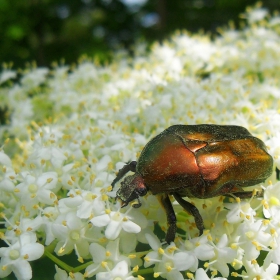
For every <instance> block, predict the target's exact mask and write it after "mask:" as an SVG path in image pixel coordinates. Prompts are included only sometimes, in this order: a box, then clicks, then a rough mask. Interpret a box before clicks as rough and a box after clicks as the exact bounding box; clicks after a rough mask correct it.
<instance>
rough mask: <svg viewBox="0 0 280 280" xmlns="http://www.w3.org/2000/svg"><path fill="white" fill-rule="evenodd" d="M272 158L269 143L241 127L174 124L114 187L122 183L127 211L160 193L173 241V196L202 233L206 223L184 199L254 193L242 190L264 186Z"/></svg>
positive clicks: (121, 174)
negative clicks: (130, 206) (141, 197)
mask: <svg viewBox="0 0 280 280" xmlns="http://www.w3.org/2000/svg"><path fill="white" fill-rule="evenodd" d="M272 167H273V159H272V157H271V155H269V154H268V152H267V150H266V147H265V144H264V143H263V142H262V141H261V140H260V139H258V138H256V137H254V136H253V135H251V134H250V132H249V131H248V130H247V129H246V128H244V127H241V126H235V125H214V124H199V125H173V126H170V127H169V128H167V129H165V130H164V131H163V132H161V133H160V134H159V135H157V136H156V137H154V138H153V139H152V140H150V141H149V142H148V143H147V144H146V146H145V147H144V149H143V150H142V152H141V154H140V157H139V159H138V162H136V161H131V162H130V163H128V164H126V165H124V167H123V168H121V169H120V170H119V172H118V174H117V176H116V178H115V179H114V180H113V182H112V187H113V188H114V186H115V184H116V183H117V182H118V181H119V180H121V179H122V178H123V177H124V176H125V174H126V173H128V172H129V171H132V172H134V174H133V175H128V176H126V177H125V178H124V180H123V181H122V182H121V186H120V188H119V190H118V191H117V194H116V197H117V198H118V199H120V200H121V201H122V207H125V206H126V205H128V203H130V202H131V201H134V200H136V201H137V202H135V203H133V204H132V206H133V207H135V208H138V207H140V206H141V202H140V199H139V197H140V196H144V195H146V194H147V192H148V191H149V192H151V193H152V194H153V195H156V196H157V198H158V200H159V202H160V203H161V205H162V206H163V208H164V210H165V212H166V216H167V222H168V229H167V233H166V238H165V240H166V242H167V243H169V244H170V242H172V241H174V239H175V234H176V230H177V227H176V215H175V212H174V209H173V207H172V204H171V201H170V196H171V195H172V196H173V197H174V198H175V199H176V200H177V202H178V203H179V204H180V205H181V206H182V207H183V208H184V209H185V210H186V211H187V212H189V213H190V214H192V215H193V216H194V219H195V223H196V226H197V228H198V230H199V234H200V235H201V234H202V233H203V229H204V227H203V219H202V217H201V215H200V213H199V211H198V209H197V208H196V207H195V206H194V205H193V204H191V203H190V202H188V201H186V200H184V199H183V198H182V197H190V198H201V199H204V198H210V197H215V196H220V195H225V196H230V195H231V194H234V195H235V196H237V197H240V198H248V197H251V196H252V195H253V193H252V192H251V191H244V190H243V188H242V187H248V186H253V185H256V184H258V183H261V182H264V181H265V180H266V179H267V178H268V177H269V176H270V175H271V173H272Z"/></svg>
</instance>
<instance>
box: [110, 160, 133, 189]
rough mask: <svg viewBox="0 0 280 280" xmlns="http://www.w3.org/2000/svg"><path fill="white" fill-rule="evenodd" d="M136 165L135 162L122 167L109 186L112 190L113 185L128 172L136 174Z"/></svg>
mask: <svg viewBox="0 0 280 280" xmlns="http://www.w3.org/2000/svg"><path fill="white" fill-rule="evenodd" d="M136 165H137V162H136V161H135V160H133V161H131V162H130V163H128V164H126V165H124V167H123V168H121V169H120V170H119V172H118V175H117V177H116V178H115V179H114V180H113V182H112V184H111V186H112V187H113V188H114V186H115V184H116V183H117V182H118V181H119V180H120V179H121V178H122V177H123V176H124V175H125V174H126V173H128V172H129V171H132V172H136Z"/></svg>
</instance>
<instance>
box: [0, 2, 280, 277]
mask: <svg viewBox="0 0 280 280" xmlns="http://www.w3.org/2000/svg"><path fill="white" fill-rule="evenodd" d="M244 17H245V18H247V22H248V23H247V25H246V27H245V28H244V29H243V30H241V31H237V30H235V29H232V28H228V29H224V30H220V32H221V36H219V37H217V38H216V39H215V40H213V41H211V40H210V38H209V36H208V35H201V34H199V35H190V34H188V33H185V32H180V33H176V34H174V36H173V37H171V38H170V40H168V41H166V42H164V43H163V44H161V45H159V44H155V45H154V46H153V48H152V49H151V51H150V52H149V53H146V51H145V50H146V46H145V45H141V44H139V45H137V46H136V47H135V57H134V58H133V59H131V58H129V57H128V56H127V54H126V53H125V52H121V51H120V52H118V53H116V54H115V59H114V61H113V62H112V63H111V64H108V65H106V66H104V65H103V66H102V65H99V64H98V62H97V61H95V62H91V61H89V60H82V61H81V62H80V63H79V64H78V65H77V67H75V68H70V67H67V66H59V65H58V66H55V67H54V69H52V70H49V69H41V68H36V67H34V68H32V69H27V70H26V71H25V72H23V73H22V75H21V76H18V74H17V73H15V72H14V71H12V70H10V69H8V68H7V69H4V70H3V71H2V73H1V76H0V85H2V86H1V87H0V100H1V104H3V106H7V108H8V109H9V111H10V116H9V122H7V123H6V124H5V125H2V126H1V128H0V139H1V140H2V146H1V149H0V197H1V201H0V209H1V210H0V211H1V212H0V216H1V224H2V227H1V229H0V238H1V239H2V244H3V245H2V246H3V247H1V248H0V257H1V260H0V278H3V277H6V276H7V275H9V274H10V273H11V272H13V273H14V274H15V276H16V277H17V279H20V280H29V279H31V278H32V268H31V265H30V263H29V261H33V260H36V259H40V258H41V257H42V256H43V255H44V256H46V257H48V258H50V259H51V260H52V261H53V262H54V265H55V267H56V274H55V276H54V279H56V280H59V279H85V278H91V279H97V280H101V279H106V280H108V279H109V280H110V279H112V280H113V279H122V280H124V279H126V280H131V279H144V278H145V279H153V278H156V277H159V278H160V277H161V278H163V279H170V280H171V279H177V280H181V279H182V280H183V279H230V278H231V277H233V278H234V277H241V278H242V277H243V278H244V279H273V278H274V277H275V276H276V275H277V272H278V265H280V257H279V256H280V226H279V225H280V182H279V181H278V180H277V178H276V177H277V174H276V171H275V169H276V167H277V168H278V169H280V111H279V108H280V101H279V100H280V80H279V77H278V73H279V72H280V62H279V57H280V17H279V16H277V15H275V16H269V15H268V13H267V11H266V10H265V9H264V8H261V7H255V8H254V9H248V11H246V13H245V14H244ZM15 77H17V82H13V79H14V78H15ZM179 123H180V124H200V123H215V124H234V125H241V126H244V127H246V128H247V129H248V130H249V131H250V132H251V133H252V134H253V135H255V136H256V137H259V138H260V139H262V141H264V142H265V144H266V145H267V147H268V151H269V153H270V154H271V155H272V156H273V159H274V171H273V174H272V175H271V177H270V178H268V180H267V181H266V182H265V183H263V184H259V185H257V186H254V187H253V188H258V189H261V190H263V192H264V196H263V197H262V198H251V199H247V200H240V199H238V198H236V199H234V198H232V199H230V200H228V199H227V200H225V199H224V198H223V197H216V198H212V199H192V200H190V199H188V198H186V199H188V200H189V201H191V203H194V204H195V205H196V207H197V208H198V209H199V211H200V213H201V216H202V218H203V221H204V226H205V231H204V233H203V234H202V235H201V236H199V235H198V230H197V228H196V227H195V225H194V220H193V217H191V216H189V215H187V214H186V213H185V212H184V211H183V210H182V208H181V207H179V205H177V204H176V203H173V204H174V209H175V212H176V215H177V220H178V223H177V225H178V228H179V230H178V232H177V235H176V239H175V241H174V242H172V243H171V244H170V245H168V244H166V243H165V242H164V235H163V232H164V231H166V217H165V213H164V211H163V210H162V208H161V207H160V204H159V203H158V201H157V199H156V197H155V196H152V195H147V196H145V197H143V198H141V203H142V206H141V207H140V208H137V209H135V208H133V207H132V206H131V205H128V206H127V207H125V208H121V205H120V204H119V202H118V201H116V200H115V196H116V190H115V189H114V190H112V187H111V183H112V181H113V179H114V178H115V172H116V171H117V170H119V169H120V168H121V167H122V166H123V165H124V164H125V163H126V162H129V161H131V160H137V158H138V156H139V153H140V152H141V150H142V148H143V147H144V145H145V144H146V143H147V142H148V141H149V140H150V139H151V138H152V137H154V136H155V135H157V134H158V133H159V132H161V131H163V130H164V129H165V128H167V127H168V126H170V125H173V124H179ZM8 138H9V139H8ZM278 176H279V175H278ZM278 179H279V178H278ZM118 186H119V185H118V184H117V186H116V189H117V188H118ZM253 188H248V189H250V190H252V189H253ZM64 255H70V256H73V257H75V261H77V266H76V267H72V266H70V265H69V264H67V263H66V262H64V261H62V259H63V257H62V256H64ZM31 264H32V263H31ZM50 278H51V277H50Z"/></svg>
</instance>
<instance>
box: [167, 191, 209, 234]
mask: <svg viewBox="0 0 280 280" xmlns="http://www.w3.org/2000/svg"><path fill="white" fill-rule="evenodd" d="M172 195H173V196H174V198H175V199H176V200H177V201H178V203H179V204H180V205H181V206H182V207H183V208H184V209H185V210H186V211H188V212H189V213H191V214H192V215H193V217H194V220H195V224H196V227H197V229H198V230H199V235H201V234H202V233H203V229H204V226H203V219H202V217H201V215H200V213H199V211H198V209H197V208H196V207H195V206H194V205H193V204H191V203H190V202H188V201H186V200H184V199H183V198H182V197H181V196H180V195H179V194H178V193H172Z"/></svg>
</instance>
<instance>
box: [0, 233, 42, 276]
mask: <svg viewBox="0 0 280 280" xmlns="http://www.w3.org/2000/svg"><path fill="white" fill-rule="evenodd" d="M36 239H37V238H36V235H35V234H34V233H32V232H29V233H25V234H22V235H20V236H19V239H18V241H17V242H15V243H14V244H12V245H10V246H9V247H2V248H0V257H1V260H0V277H1V278H3V277H6V276H8V275H9V274H10V273H11V272H14V274H15V276H16V277H17V279H18V280H29V279H31V278H32V270H31V266H30V264H29V261H34V260H37V259H39V258H40V257H41V256H42V255H43V253H44V246H43V245H41V244H39V243H36Z"/></svg>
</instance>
